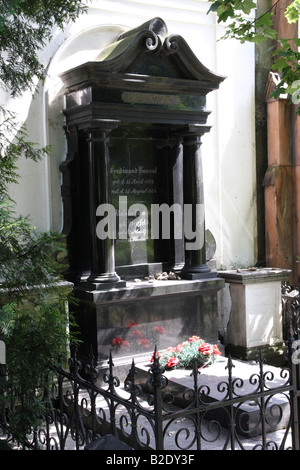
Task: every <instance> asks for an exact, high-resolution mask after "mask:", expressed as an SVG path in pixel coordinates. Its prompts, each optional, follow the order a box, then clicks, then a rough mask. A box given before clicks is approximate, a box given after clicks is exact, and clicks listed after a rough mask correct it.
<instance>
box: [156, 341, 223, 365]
mask: <svg viewBox="0 0 300 470" xmlns="http://www.w3.org/2000/svg"><path fill="white" fill-rule="evenodd" d="M157 354H158V355H159V364H160V365H161V366H162V367H164V368H165V369H192V368H193V366H194V364H195V363H196V366H197V367H198V368H203V367H205V366H208V365H210V364H213V363H214V362H215V360H216V358H217V357H218V356H220V355H221V353H220V350H219V348H218V346H217V345H216V344H209V343H207V342H205V341H204V340H203V339H201V338H199V336H192V337H191V338H189V339H188V340H187V341H184V342H183V343H181V344H177V346H176V347H168V348H166V349H163V350H162V351H159V352H158V353H157ZM153 356H154V353H153V354H152V357H151V362H153Z"/></svg>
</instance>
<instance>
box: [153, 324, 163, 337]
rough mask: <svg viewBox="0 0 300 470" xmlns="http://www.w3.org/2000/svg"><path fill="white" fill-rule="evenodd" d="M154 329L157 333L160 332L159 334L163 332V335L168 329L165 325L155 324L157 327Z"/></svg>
mask: <svg viewBox="0 0 300 470" xmlns="http://www.w3.org/2000/svg"><path fill="white" fill-rule="evenodd" d="M153 331H154V332H155V333H159V334H161V335H163V334H164V333H165V332H166V330H165V329H164V327H163V326H155V327H154V328H153Z"/></svg>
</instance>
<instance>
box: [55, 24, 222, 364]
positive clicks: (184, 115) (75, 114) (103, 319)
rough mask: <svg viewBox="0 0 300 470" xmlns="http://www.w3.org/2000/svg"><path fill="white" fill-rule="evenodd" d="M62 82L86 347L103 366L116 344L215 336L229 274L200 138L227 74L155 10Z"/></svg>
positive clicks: (138, 353) (66, 173) (70, 225)
mask: <svg viewBox="0 0 300 470" xmlns="http://www.w3.org/2000/svg"><path fill="white" fill-rule="evenodd" d="M62 80H63V82H64V86H65V92H66V109H65V116H66V127H65V128H66V135H67V139H68V155H67V158H66V160H65V162H64V163H63V164H62V165H61V171H62V174H63V184H62V197H63V203H64V229H63V232H64V234H65V235H66V239H67V244H68V251H69V268H68V271H67V272H66V273H65V275H66V278H67V279H68V280H70V281H72V282H73V283H74V293H75V296H76V297H77V299H78V307H77V308H76V312H75V313H76V320H77V323H78V325H79V327H80V330H81V338H82V340H83V343H82V346H81V354H82V355H87V354H88V353H89V351H90V348H91V346H92V348H93V352H94V355H95V356H96V357H97V360H98V364H99V367H101V365H103V364H106V362H107V357H108V354H109V352H110V350H111V349H113V357H114V360H116V358H118V357H119V358H120V362H121V361H126V360H127V359H126V358H128V360H131V358H132V356H133V355H134V356H135V358H137V357H140V358H141V359H142V358H143V357H144V358H145V357H147V358H148V359H149V358H150V355H151V353H152V351H153V348H154V345H157V347H158V348H164V347H167V346H170V345H173V346H174V345H175V346H176V344H177V343H178V342H180V341H183V340H185V339H187V338H189V337H190V336H192V335H198V336H201V337H203V338H204V339H206V340H207V341H214V342H215V341H217V339H218V311H217V292H218V291H219V290H220V289H221V288H222V287H223V286H224V281H223V280H222V279H220V278H218V277H217V275H216V273H215V272H213V271H212V270H211V269H210V268H209V267H208V265H207V260H206V250H205V246H206V244H205V219H204V209H203V208H204V189H203V175H202V164H201V153H200V146H201V136H202V135H203V134H205V133H207V132H209V129H210V128H209V127H208V126H207V124H206V122H207V117H208V114H209V111H207V109H206V107H205V105H206V95H207V93H209V92H210V91H212V90H215V89H217V88H218V87H219V85H220V83H221V82H222V81H223V80H224V77H221V76H218V75H215V74H214V73H212V72H211V71H209V70H208V69H207V68H206V67H204V66H203V65H202V64H201V62H200V61H199V60H198V59H197V57H196V56H195V55H194V54H193V52H192V50H191V49H190V47H189V46H188V44H187V43H186V41H185V40H184V39H183V38H182V37H181V36H178V35H171V36H168V32H167V27H166V25H165V23H164V22H163V20H161V19H160V18H154V19H153V20H151V21H149V22H147V23H145V24H143V25H142V26H140V27H138V28H136V29H134V30H130V31H128V32H126V33H123V34H121V35H120V36H119V38H118V40H117V41H116V42H115V43H113V44H111V45H110V46H108V47H107V48H106V49H105V50H102V51H101V53H100V56H99V60H98V61H95V62H88V63H85V64H83V65H80V66H78V67H75V68H73V69H71V70H68V71H67V72H65V73H63V74H62ZM159 272H172V273H175V275H176V276H174V275H172V276H173V277H175V279H168V280H157V279H156V277H157V276H156V274H157V273H159Z"/></svg>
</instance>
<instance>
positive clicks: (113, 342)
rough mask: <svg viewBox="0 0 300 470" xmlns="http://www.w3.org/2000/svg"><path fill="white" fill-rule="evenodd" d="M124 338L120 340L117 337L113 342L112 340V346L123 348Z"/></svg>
mask: <svg viewBox="0 0 300 470" xmlns="http://www.w3.org/2000/svg"><path fill="white" fill-rule="evenodd" d="M122 341H123V340H122V338H120V337H119V336H116V337H115V338H114V339H113V340H112V345H113V346H119V347H120V346H121V344H122Z"/></svg>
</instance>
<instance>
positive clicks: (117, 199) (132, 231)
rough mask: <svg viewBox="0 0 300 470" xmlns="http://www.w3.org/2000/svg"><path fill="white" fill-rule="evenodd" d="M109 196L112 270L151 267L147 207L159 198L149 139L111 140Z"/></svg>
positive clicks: (151, 146) (152, 250)
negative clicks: (113, 231) (113, 214)
mask: <svg viewBox="0 0 300 470" xmlns="http://www.w3.org/2000/svg"><path fill="white" fill-rule="evenodd" d="M111 143H112V145H111V148H110V160H111V169H110V175H111V193H112V205H113V206H114V207H115V209H116V240H115V262H116V266H124V265H136V264H144V263H154V262H155V253H154V240H151V237H149V231H150V223H151V220H150V217H151V204H154V203H155V202H156V201H157V200H158V197H159V187H158V186H159V185H158V164H157V162H156V156H155V152H153V145H154V142H153V141H152V140H151V139H139V138H137V139H135V138H125V137H124V138H120V139H118V138H117V139H112V140H111Z"/></svg>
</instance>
